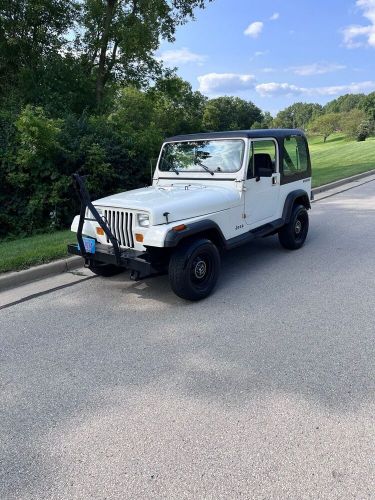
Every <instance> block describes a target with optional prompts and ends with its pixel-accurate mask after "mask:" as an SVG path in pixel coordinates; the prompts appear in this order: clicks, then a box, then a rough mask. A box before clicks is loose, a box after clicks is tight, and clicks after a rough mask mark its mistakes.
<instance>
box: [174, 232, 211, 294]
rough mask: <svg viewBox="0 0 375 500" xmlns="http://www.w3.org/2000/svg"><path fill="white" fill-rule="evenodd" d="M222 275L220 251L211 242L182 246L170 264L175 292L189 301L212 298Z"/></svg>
mask: <svg viewBox="0 0 375 500" xmlns="http://www.w3.org/2000/svg"><path fill="white" fill-rule="evenodd" d="M219 274H220V254H219V250H218V249H217V247H216V246H215V245H214V244H213V243H212V241H210V240H208V239H199V240H193V241H190V242H186V243H182V245H181V246H180V247H179V248H178V249H177V250H176V251H175V252H174V253H173V254H172V256H171V259H170V261H169V281H170V284H171V287H172V290H173V291H174V293H175V294H176V295H178V296H179V297H181V298H183V299H186V300H194V301H196V300H201V299H204V298H205V297H207V296H208V295H210V293H211V292H212V290H213V289H214V287H215V285H216V283H217V280H218V277H219Z"/></svg>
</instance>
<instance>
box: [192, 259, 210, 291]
mask: <svg viewBox="0 0 375 500" xmlns="http://www.w3.org/2000/svg"><path fill="white" fill-rule="evenodd" d="M212 269H213V263H212V257H211V256H210V255H209V254H207V253H200V254H198V255H196V256H195V257H194V259H193V260H192V263H191V267H190V278H191V282H192V284H193V285H194V286H196V287H198V288H204V287H205V286H206V284H207V283H208V282H209V280H210V278H211V275H212Z"/></svg>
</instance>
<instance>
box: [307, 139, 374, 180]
mask: <svg viewBox="0 0 375 500" xmlns="http://www.w3.org/2000/svg"><path fill="white" fill-rule="evenodd" d="M309 146H310V153H311V161H312V169H313V186H314V187H316V186H321V185H322V184H327V183H328V182H332V181H336V180H338V179H342V178H344V177H349V176H351V175H355V174H359V173H361V172H366V171H367V170H371V169H375V137H370V138H369V139H367V140H366V141H365V142H356V141H351V140H348V139H347V138H346V137H345V136H344V135H342V134H336V135H332V136H331V137H329V138H328V139H327V142H326V143H325V144H324V143H323V139H322V138H321V137H311V138H309Z"/></svg>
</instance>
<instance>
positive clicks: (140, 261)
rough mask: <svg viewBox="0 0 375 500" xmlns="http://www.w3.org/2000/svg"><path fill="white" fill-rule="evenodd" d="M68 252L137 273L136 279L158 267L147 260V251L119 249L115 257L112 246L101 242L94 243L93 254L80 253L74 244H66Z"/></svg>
mask: <svg viewBox="0 0 375 500" xmlns="http://www.w3.org/2000/svg"><path fill="white" fill-rule="evenodd" d="M68 252H69V253H71V254H73V255H79V256H81V257H85V259H86V260H88V261H90V260H92V261H94V262H102V263H103V264H114V265H116V266H119V267H123V268H124V269H128V270H130V271H135V272H136V273H138V279H139V278H142V277H146V276H150V275H153V274H159V273H160V269H156V268H155V267H154V265H153V264H152V262H150V261H149V260H148V257H149V256H148V254H147V252H139V251H137V250H133V249H131V248H129V249H126V250H121V251H120V259H119V260H118V259H117V256H116V253H115V251H114V248H112V247H111V246H107V245H102V244H101V243H96V251H95V253H94V254H90V253H89V254H88V253H86V252H85V254H84V255H82V252H81V250H80V248H79V247H78V246H77V245H76V244H74V243H73V244H70V245H68Z"/></svg>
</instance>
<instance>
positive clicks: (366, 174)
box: [312, 169, 375, 195]
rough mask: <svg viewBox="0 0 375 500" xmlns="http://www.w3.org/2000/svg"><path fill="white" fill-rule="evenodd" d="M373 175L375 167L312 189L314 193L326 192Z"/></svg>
mask: <svg viewBox="0 0 375 500" xmlns="http://www.w3.org/2000/svg"><path fill="white" fill-rule="evenodd" d="M371 175H375V169H374V170H368V171H367V172H362V174H356V175H352V176H351V177H345V179H340V180H339V181H334V182H330V183H329V184H323V186H318V187H316V188H314V189H312V192H313V194H314V195H316V194H319V193H325V192H326V191H330V190H331V189H336V188H338V187H340V186H344V185H345V184H350V183H351V182H355V181H359V180H361V179H364V178H365V177H369V176H371Z"/></svg>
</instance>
